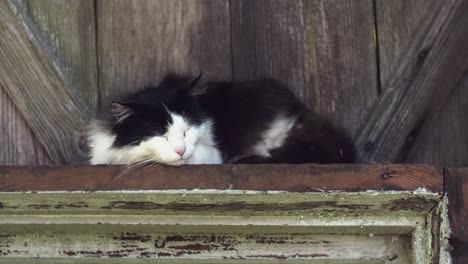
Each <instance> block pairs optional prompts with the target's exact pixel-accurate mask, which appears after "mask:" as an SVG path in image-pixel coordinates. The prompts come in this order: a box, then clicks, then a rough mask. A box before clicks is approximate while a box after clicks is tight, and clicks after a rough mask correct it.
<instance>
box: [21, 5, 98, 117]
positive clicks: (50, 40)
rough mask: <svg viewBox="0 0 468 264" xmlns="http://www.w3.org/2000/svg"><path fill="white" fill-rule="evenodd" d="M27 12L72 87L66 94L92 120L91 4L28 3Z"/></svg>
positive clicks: (93, 48) (94, 94) (93, 37)
mask: <svg viewBox="0 0 468 264" xmlns="http://www.w3.org/2000/svg"><path fill="white" fill-rule="evenodd" d="M27 10H28V14H29V16H31V18H32V20H33V21H34V22H35V24H36V25H37V27H38V28H39V30H40V32H41V33H42V36H44V38H46V39H47V44H49V47H50V49H51V50H52V52H53V53H54V55H55V56H56V57H57V58H58V60H59V61H60V64H61V65H60V66H61V67H62V70H63V73H64V74H65V75H66V76H67V77H69V79H70V83H71V84H73V85H68V86H67V88H68V90H69V91H70V92H71V93H72V94H73V96H76V97H79V98H81V99H82V100H83V102H84V103H85V105H84V107H86V109H85V112H86V113H87V114H88V116H91V115H92V114H94V111H95V108H96V104H97V100H98V87H97V85H98V80H97V72H98V69H97V54H96V18H95V9H94V1H93V0H67V1H62V0H41V1H35V0H28V1H27Z"/></svg>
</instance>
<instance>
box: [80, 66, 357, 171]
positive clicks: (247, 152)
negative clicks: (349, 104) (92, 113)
mask: <svg viewBox="0 0 468 264" xmlns="http://www.w3.org/2000/svg"><path fill="white" fill-rule="evenodd" d="M88 141H89V143H90V149H91V153H90V154H91V159H90V163H91V164H143V163H162V164H166V165H173V166H178V165H182V164H221V163H245V164H253V163H291V164H297V163H352V162H353V161H354V159H355V150H354V145H353V143H352V141H351V139H350V138H349V137H348V136H347V135H346V133H345V132H344V131H343V130H341V129H338V128H336V127H334V126H333V125H332V124H331V123H330V122H329V121H328V120H327V119H325V118H323V117H321V116H319V115H317V114H315V113H314V112H312V111H311V110H309V109H308V108H307V107H305V105H303V104H302V103H301V102H300V101H299V99H298V98H297V97H296V96H295V95H294V94H293V92H292V91H291V90H289V89H288V87H286V86H285V85H283V84H282V83H280V82H278V81H276V80H274V79H261V80H253V81H243V82H230V81H217V82H208V81H206V80H205V78H204V77H203V75H201V74H200V75H198V76H196V77H194V78H193V77H189V76H184V75H178V74H173V73H169V74H167V75H166V76H165V77H164V78H163V80H162V81H161V82H160V83H159V84H158V85H157V86H153V87H147V88H145V89H143V90H141V91H139V92H136V93H134V94H131V95H129V96H127V97H125V98H123V99H122V100H119V101H115V102H113V103H112V104H111V106H110V111H108V112H107V114H104V115H101V116H100V117H97V118H96V119H94V121H93V122H92V123H91V125H90V130H89V136H88Z"/></svg>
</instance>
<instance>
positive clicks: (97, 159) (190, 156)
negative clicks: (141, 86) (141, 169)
mask: <svg viewBox="0 0 468 264" xmlns="http://www.w3.org/2000/svg"><path fill="white" fill-rule="evenodd" d="M171 117H172V120H173V122H172V123H171V124H170V126H169V128H168V130H167V133H166V134H165V135H164V136H154V137H151V138H149V139H147V140H144V141H142V142H140V144H138V145H136V146H126V147H113V146H112V145H113V143H114V140H115V135H112V134H111V131H107V129H106V128H105V126H103V125H102V124H99V122H94V123H92V125H91V126H90V132H89V136H88V139H89V145H90V149H91V160H90V163H91V164H131V163H138V162H143V161H153V162H158V163H164V164H167V165H174V166H178V165H182V164H221V163H222V157H221V153H220V151H219V150H218V148H217V146H216V142H215V141H214V137H213V131H212V121H211V120H208V121H205V122H203V123H202V124H201V125H199V126H190V124H189V123H187V122H186V120H185V119H184V118H183V117H182V116H180V115H177V114H174V113H171ZM182 150H183V155H182V156H180V155H179V154H178V153H177V152H176V151H179V153H181V152H182Z"/></svg>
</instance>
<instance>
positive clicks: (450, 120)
mask: <svg viewBox="0 0 468 264" xmlns="http://www.w3.org/2000/svg"><path fill="white" fill-rule="evenodd" d="M467 109H468V71H467V74H465V78H464V79H463V80H462V81H461V82H459V83H458V84H457V85H456V88H455V89H454V91H453V92H452V94H451V95H450V97H449V98H448V100H447V102H446V103H445V104H444V105H443V107H442V108H441V109H436V110H435V111H434V113H433V114H431V116H429V118H428V119H427V121H426V122H425V123H424V125H423V126H421V128H420V133H419V134H418V135H417V136H416V137H415V138H413V139H412V140H413V141H414V143H413V146H412V148H411V150H410V151H409V152H408V154H407V158H406V162H409V163H426V164H432V165H438V166H449V167H456V166H458V167H462V166H468V137H467V136H466V135H468V118H467V117H466V110H467Z"/></svg>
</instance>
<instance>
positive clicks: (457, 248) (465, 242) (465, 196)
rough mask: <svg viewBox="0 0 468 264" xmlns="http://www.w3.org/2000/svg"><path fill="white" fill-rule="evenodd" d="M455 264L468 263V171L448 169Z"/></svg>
mask: <svg viewBox="0 0 468 264" xmlns="http://www.w3.org/2000/svg"><path fill="white" fill-rule="evenodd" d="M445 177H446V180H445V189H446V190H445V191H446V193H447V197H448V200H449V201H448V206H449V208H448V209H449V211H448V215H449V220H450V229H451V231H452V232H451V235H450V244H451V246H452V247H453V250H452V257H453V263H454V264H462V263H467V261H468V250H467V249H468V169H466V168H448V169H447V173H446V175H445Z"/></svg>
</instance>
